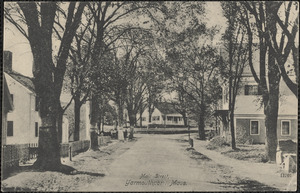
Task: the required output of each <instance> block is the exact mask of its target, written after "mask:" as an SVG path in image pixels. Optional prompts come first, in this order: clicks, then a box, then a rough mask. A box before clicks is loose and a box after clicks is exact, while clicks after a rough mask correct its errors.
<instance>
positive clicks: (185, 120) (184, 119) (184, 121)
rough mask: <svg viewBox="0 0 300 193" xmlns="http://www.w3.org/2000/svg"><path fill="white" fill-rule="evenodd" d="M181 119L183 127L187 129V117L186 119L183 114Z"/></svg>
mask: <svg viewBox="0 0 300 193" xmlns="http://www.w3.org/2000/svg"><path fill="white" fill-rule="evenodd" d="M182 118H183V124H184V126H185V127H187V126H188V124H187V117H186V114H185V113H184V114H183V115H182Z"/></svg>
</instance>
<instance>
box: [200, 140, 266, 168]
mask: <svg viewBox="0 0 300 193" xmlns="http://www.w3.org/2000/svg"><path fill="white" fill-rule="evenodd" d="M206 148H207V149H209V150H215V151H218V152H221V154H223V155H225V156H227V157H230V158H233V159H237V160H246V161H250V162H256V163H259V162H260V163H265V162H267V161H268V160H267V157H266V155H265V146H264V145H245V144H244V145H242V144H238V145H237V148H236V149H235V150H233V149H232V148H231V147H230V144H229V143H227V142H226V141H225V139H223V138H222V137H220V136H217V137H215V138H213V139H212V140H211V141H210V142H209V143H208V145H207V146H206Z"/></svg>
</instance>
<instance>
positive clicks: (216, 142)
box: [206, 136, 230, 149]
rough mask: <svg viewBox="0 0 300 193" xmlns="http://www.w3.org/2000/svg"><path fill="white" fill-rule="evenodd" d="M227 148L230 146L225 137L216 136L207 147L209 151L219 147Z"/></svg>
mask: <svg viewBox="0 0 300 193" xmlns="http://www.w3.org/2000/svg"><path fill="white" fill-rule="evenodd" d="M225 146H230V144H229V143H227V142H226V140H225V138H224V137H221V136H215V137H214V138H212V139H211V140H210V141H209V143H208V145H207V146H206V148H207V149H217V148H219V147H225Z"/></svg>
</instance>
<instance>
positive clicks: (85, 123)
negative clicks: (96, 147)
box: [60, 93, 90, 143]
mask: <svg viewBox="0 0 300 193" xmlns="http://www.w3.org/2000/svg"><path fill="white" fill-rule="evenodd" d="M71 98H72V97H71V95H70V94H67V93H63V94H62V95H61V97H60V100H61V105H62V106H63V107H64V106H66V105H67V104H68V103H69V102H70V99H71ZM89 117H90V105H89V101H86V102H85V103H84V104H83V105H82V106H81V108H80V131H79V140H90V118H89ZM63 128H64V129H63V133H62V142H63V143H64V142H68V141H73V131H74V101H72V102H71V104H70V105H69V107H68V108H67V109H66V110H65V112H64V116H63Z"/></svg>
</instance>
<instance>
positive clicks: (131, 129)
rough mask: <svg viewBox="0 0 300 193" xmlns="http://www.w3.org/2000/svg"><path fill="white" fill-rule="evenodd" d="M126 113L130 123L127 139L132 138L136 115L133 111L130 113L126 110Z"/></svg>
mask: <svg viewBox="0 0 300 193" xmlns="http://www.w3.org/2000/svg"><path fill="white" fill-rule="evenodd" d="M128 115H129V123H130V131H129V139H132V138H133V130H134V125H135V122H136V115H135V114H134V113H132V112H131V111H128Z"/></svg>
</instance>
